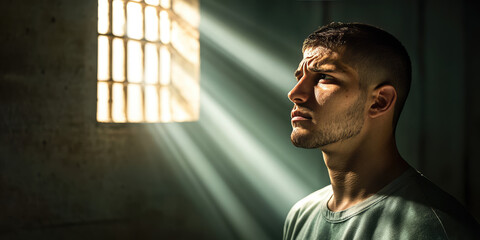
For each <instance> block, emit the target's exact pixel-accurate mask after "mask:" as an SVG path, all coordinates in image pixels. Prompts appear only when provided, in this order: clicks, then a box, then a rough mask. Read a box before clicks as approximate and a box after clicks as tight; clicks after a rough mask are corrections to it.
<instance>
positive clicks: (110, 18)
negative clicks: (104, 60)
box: [107, 1, 113, 122]
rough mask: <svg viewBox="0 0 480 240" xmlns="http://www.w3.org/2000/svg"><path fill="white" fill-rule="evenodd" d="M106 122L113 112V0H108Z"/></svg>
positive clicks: (109, 120)
mask: <svg viewBox="0 0 480 240" xmlns="http://www.w3.org/2000/svg"><path fill="white" fill-rule="evenodd" d="M108 21H109V24H108V33H109V36H108V55H109V57H108V68H109V73H108V80H107V81H108V114H107V116H108V122H112V119H113V118H112V112H113V109H112V108H113V87H112V86H113V84H112V83H113V66H112V65H113V60H112V59H113V36H112V33H113V2H112V1H109V3H108Z"/></svg>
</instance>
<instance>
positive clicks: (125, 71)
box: [122, 2, 128, 122]
mask: <svg viewBox="0 0 480 240" xmlns="http://www.w3.org/2000/svg"><path fill="white" fill-rule="evenodd" d="M123 17H124V19H125V24H124V25H123V36H122V37H123V52H124V55H123V74H124V75H123V78H124V80H123V102H124V104H123V114H125V122H128V92H127V86H128V68H127V61H128V48H127V43H128V38H126V37H125V35H126V34H127V3H126V2H125V7H124V8H123Z"/></svg>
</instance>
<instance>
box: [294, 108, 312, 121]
mask: <svg viewBox="0 0 480 240" xmlns="http://www.w3.org/2000/svg"><path fill="white" fill-rule="evenodd" d="M291 116H292V121H302V120H310V119H312V116H310V114H308V113H306V112H303V111H300V110H295V111H292V114H291Z"/></svg>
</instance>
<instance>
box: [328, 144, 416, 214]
mask: <svg viewBox="0 0 480 240" xmlns="http://www.w3.org/2000/svg"><path fill="white" fill-rule="evenodd" d="M338 149H342V151H323V158H324V160H325V164H326V165H327V168H328V173H329V175H330V181H331V184H332V189H333V197H332V198H331V199H330V201H329V202H328V207H329V209H330V210H331V211H334V212H336V211H342V210H345V209H347V208H349V207H352V206H353V205H355V204H357V203H360V202H362V201H364V200H365V199H367V198H368V197H370V196H372V195H373V194H375V193H377V192H378V191H379V190H381V189H382V188H383V187H385V186H386V185H387V184H389V183H390V182H392V181H393V180H394V179H396V178H397V177H399V176H400V175H401V174H402V173H403V172H405V170H406V169H408V167H409V165H408V164H407V163H406V162H405V161H404V160H403V159H402V158H401V156H400V154H399V153H398V150H397V148H396V146H395V142H394V141H393V140H392V142H390V143H386V144H385V146H383V147H378V146H376V147H371V148H370V147H368V146H365V147H362V148H356V149H357V150H355V151H350V152H349V151H345V149H348V148H338ZM369 149H370V150H369ZM371 149H373V150H371Z"/></svg>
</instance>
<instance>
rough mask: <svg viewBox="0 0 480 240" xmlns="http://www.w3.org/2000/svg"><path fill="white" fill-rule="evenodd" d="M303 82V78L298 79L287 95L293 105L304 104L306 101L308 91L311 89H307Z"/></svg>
mask: <svg viewBox="0 0 480 240" xmlns="http://www.w3.org/2000/svg"><path fill="white" fill-rule="evenodd" d="M305 80H306V79H305V77H303V78H302V79H300V80H299V81H298V82H297V84H296V85H295V86H294V87H293V88H292V90H290V92H289V93H288V98H289V99H290V101H292V102H293V103H297V104H298V103H305V102H306V101H307V100H308V96H309V91H310V90H311V89H309V87H308V86H307V85H308V84H307V83H306V81H305Z"/></svg>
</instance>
